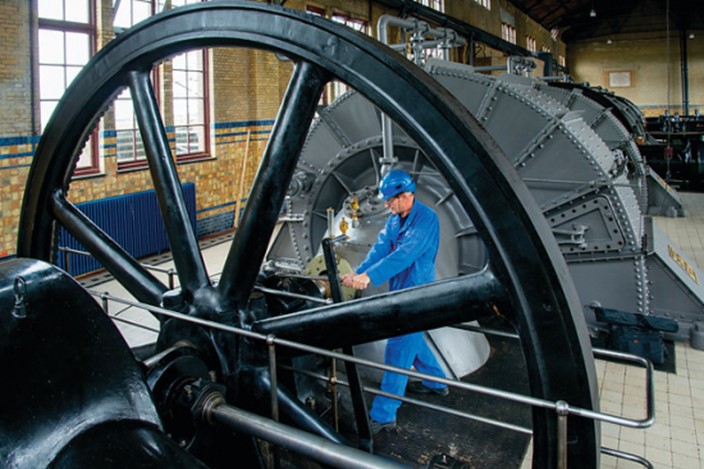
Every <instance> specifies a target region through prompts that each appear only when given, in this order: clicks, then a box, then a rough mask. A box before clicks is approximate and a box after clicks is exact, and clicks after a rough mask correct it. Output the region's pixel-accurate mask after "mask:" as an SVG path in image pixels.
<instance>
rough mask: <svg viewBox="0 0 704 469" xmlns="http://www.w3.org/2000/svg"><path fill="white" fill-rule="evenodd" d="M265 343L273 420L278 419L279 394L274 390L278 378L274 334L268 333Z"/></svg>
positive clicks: (276, 420)
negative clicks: (267, 353) (267, 355)
mask: <svg viewBox="0 0 704 469" xmlns="http://www.w3.org/2000/svg"><path fill="white" fill-rule="evenodd" d="M266 345H267V347H268V349H269V379H270V380H271V419H272V420H273V421H275V422H278V421H279V394H278V393H277V392H276V391H277V388H278V386H279V385H278V379H277V377H276V344H275V343H274V336H273V335H270V336H268V337H267V338H266Z"/></svg>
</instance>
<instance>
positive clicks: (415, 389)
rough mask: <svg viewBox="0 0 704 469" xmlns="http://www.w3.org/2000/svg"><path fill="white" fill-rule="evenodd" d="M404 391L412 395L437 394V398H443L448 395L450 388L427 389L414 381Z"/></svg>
mask: <svg viewBox="0 0 704 469" xmlns="http://www.w3.org/2000/svg"><path fill="white" fill-rule="evenodd" d="M406 389H408V392H411V393H413V394H437V395H438V396H442V397H445V396H447V395H448V394H450V388H448V387H447V386H445V387H444V388H429V387H427V386H424V385H423V383H421V382H420V381H414V382H412V383H409V384H408V386H407V387H406Z"/></svg>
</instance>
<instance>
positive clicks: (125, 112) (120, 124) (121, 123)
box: [115, 99, 134, 129]
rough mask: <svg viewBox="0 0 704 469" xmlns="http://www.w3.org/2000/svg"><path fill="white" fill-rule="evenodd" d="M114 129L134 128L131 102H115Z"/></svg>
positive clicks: (120, 100)
mask: <svg viewBox="0 0 704 469" xmlns="http://www.w3.org/2000/svg"><path fill="white" fill-rule="evenodd" d="M115 128H116V129H133V128H134V108H133V107H132V100H129V99H128V100H123V99H118V100H116V101H115Z"/></svg>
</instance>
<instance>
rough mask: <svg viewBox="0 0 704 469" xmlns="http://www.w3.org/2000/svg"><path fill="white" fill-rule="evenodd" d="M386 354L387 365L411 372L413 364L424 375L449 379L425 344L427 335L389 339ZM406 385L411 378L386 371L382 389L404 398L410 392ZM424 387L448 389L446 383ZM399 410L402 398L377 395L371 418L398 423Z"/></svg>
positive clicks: (424, 383) (420, 334)
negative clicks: (407, 390)
mask: <svg viewBox="0 0 704 469" xmlns="http://www.w3.org/2000/svg"><path fill="white" fill-rule="evenodd" d="M384 355H385V356H384V363H386V364H387V365H391V366H396V367H399V368H405V369H407V370H410V369H411V365H413V366H414V367H415V369H416V370H418V371H419V372H420V373H427V374H429V375H433V376H439V377H443V378H444V377H445V373H444V372H443V371H442V368H440V365H439V364H438V361H437V360H436V359H435V356H434V355H433V352H431V350H430V347H428V344H427V343H426V342H425V337H424V333H423V332H415V333H413V334H407V335H402V336H399V337H393V338H391V339H389V340H388V342H387V343H386V351H385V354H384ZM406 384H408V376H406V375H401V374H398V373H391V372H388V371H386V372H384V378H383V379H382V380H381V390H382V391H385V392H388V393H392V394H396V395H399V396H403V395H404V393H405V392H406ZM423 385H424V386H427V387H429V388H435V389H441V388H444V387H446V386H445V385H444V384H440V383H435V382H432V381H426V380H423ZM399 407H401V401H399V400H398V399H391V398H389V397H385V396H376V397H375V398H374V402H373V403H372V410H371V412H369V416H370V417H371V418H372V420H376V421H377V422H381V423H386V422H393V421H395V420H396V411H397V410H398V408H399Z"/></svg>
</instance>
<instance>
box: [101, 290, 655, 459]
mask: <svg viewBox="0 0 704 469" xmlns="http://www.w3.org/2000/svg"><path fill="white" fill-rule="evenodd" d="M90 293H91V294H92V295H94V296H96V297H98V298H100V299H101V301H102V303H103V305H106V302H107V301H114V302H117V303H121V304H124V305H128V306H132V307H136V308H141V309H144V310H147V311H150V312H151V313H153V314H156V315H163V316H167V317H171V318H175V319H179V320H183V321H187V322H190V323H193V324H197V325H200V326H203V327H208V328H211V329H215V330H219V331H224V332H228V333H232V334H236V335H239V336H242V337H246V338H249V339H255V340H260V341H263V342H264V343H265V344H266V346H267V350H268V355H269V362H268V363H269V373H270V380H271V389H272V392H271V402H270V408H271V417H272V419H273V420H274V421H277V422H278V420H279V405H278V396H277V393H276V388H277V382H278V380H277V370H278V368H282V369H283V368H286V369H289V370H292V371H295V372H297V373H302V374H306V375H309V376H311V377H314V378H317V379H321V380H325V381H328V382H329V383H330V384H331V385H332V386H337V385H338V384H339V385H343V386H347V385H348V383H346V382H344V381H342V380H340V379H338V378H337V376H336V375H335V376H326V375H320V374H317V373H314V372H311V371H309V370H301V369H295V368H291V367H284V366H282V365H278V364H277V359H276V351H277V347H286V348H289V349H293V350H297V351H300V352H304V353H309V354H315V355H319V356H324V357H328V358H330V359H332V360H342V361H348V362H351V363H355V364H357V365H360V366H365V367H369V368H374V369H378V370H382V371H390V372H394V373H399V374H404V375H407V376H409V377H411V378H418V379H424V380H429V381H434V382H437V383H442V384H445V385H447V386H449V387H452V388H457V389H462V390H465V391H470V392H477V393H481V394H484V395H488V396H493V397H497V398H500V399H504V400H507V401H511V402H516V403H520V404H524V405H528V406H531V407H538V408H542V409H547V410H552V411H553V412H555V416H556V417H555V418H556V421H557V438H558V440H557V441H558V448H557V452H558V454H557V456H558V467H559V468H560V469H566V468H567V467H568V461H567V422H568V418H569V417H570V416H573V417H582V418H588V419H592V420H596V421H599V422H605V423H610V424H615V425H620V426H625V427H630V428H640V429H642V428H647V427H650V426H652V425H653V423H654V422H655V404H654V394H655V393H654V384H653V365H652V363H651V362H650V361H649V360H646V359H644V358H641V357H639V356H636V355H631V354H625V353H620V352H614V351H610V350H604V349H593V352H594V356H595V358H600V359H605V360H619V361H623V362H629V363H633V364H637V365H640V366H642V367H643V368H645V389H646V396H645V397H646V416H645V417H644V418H642V419H633V418H626V417H623V416H618V415H612V414H607V413H603V412H597V411H593V410H590V409H583V408H580V407H574V406H571V405H570V404H569V403H568V402H565V401H556V402H553V401H548V400H545V399H540V398H535V397H532V396H525V395H522V394H517V393H514V392H508V391H503V390H499V389H494V388H489V387H485V386H481V385H477V384H471V383H464V382H460V381H454V380H450V379H447V378H439V377H437V376H430V375H426V374H423V373H418V372H416V371H411V370H406V369H402V368H397V367H394V366H390V365H386V364H381V363H377V362H373V361H370V360H366V359H362V358H358V357H355V356H352V355H346V354H343V353H339V352H335V351H330V350H326V349H321V348H318V347H314V346H310V345H305V344H301V343H298V342H294V341H290V340H285V339H280V338H277V337H275V336H273V335H268V336H267V335H263V334H259V333H256V332H252V331H248V330H244V329H240V328H238V327H233V326H228V325H224V324H220V323H217V322H213V321H209V320H206V319H201V318H197V317H193V316H189V315H186V314H182V313H178V312H175V311H171V310H168V309H165V308H160V307H156V306H152V305H148V304H144V303H140V302H136V301H130V300H126V299H123V298H118V297H114V296H111V295H109V294H108V293H105V292H96V291H90ZM106 312H107V310H106ZM455 327H458V328H460V329H464V330H469V331H473V332H479V333H483V334H494V335H501V336H504V337H511V338H518V336H517V335H516V334H511V333H506V332H502V331H496V330H490V329H485V328H479V327H475V326H471V325H461V326H455ZM364 390H365V391H366V392H368V393H371V394H374V395H381V396H386V397H391V398H393V399H398V400H400V401H403V402H407V403H409V404H412V405H417V406H421V407H425V408H428V409H433V410H436V411H440V412H444V413H447V414H449V415H455V416H458V417H462V418H466V419H469V420H473V421H477V422H482V423H486V424H490V425H494V426H497V427H500V428H504V429H507V430H511V431H515V432H519V433H523V434H527V435H532V433H533V432H532V429H530V428H527V427H522V426H520V425H515V424H512V423H507V422H503V421H500V420H495V419H491V418H488V417H483V416H479V415H475V414H471V413H468V412H464V411H461V410H457V409H452V408H448V407H445V406H439V405H435V404H431V403H428V402H424V401H421V400H417V399H413V398H409V397H405V396H398V395H395V394H389V393H386V392H384V391H382V390H380V389H377V388H373V387H366V386H365V387H364ZM601 452H602V453H603V454H606V455H610V456H614V457H616V458H621V459H625V460H628V461H632V462H636V463H639V464H641V465H643V466H644V467H647V468H649V469H652V468H653V466H652V464H651V463H650V462H649V461H648V460H646V459H645V458H643V457H641V456H638V455H635V454H631V453H627V452H623V451H619V450H615V449H611V448H605V447H601Z"/></svg>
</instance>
